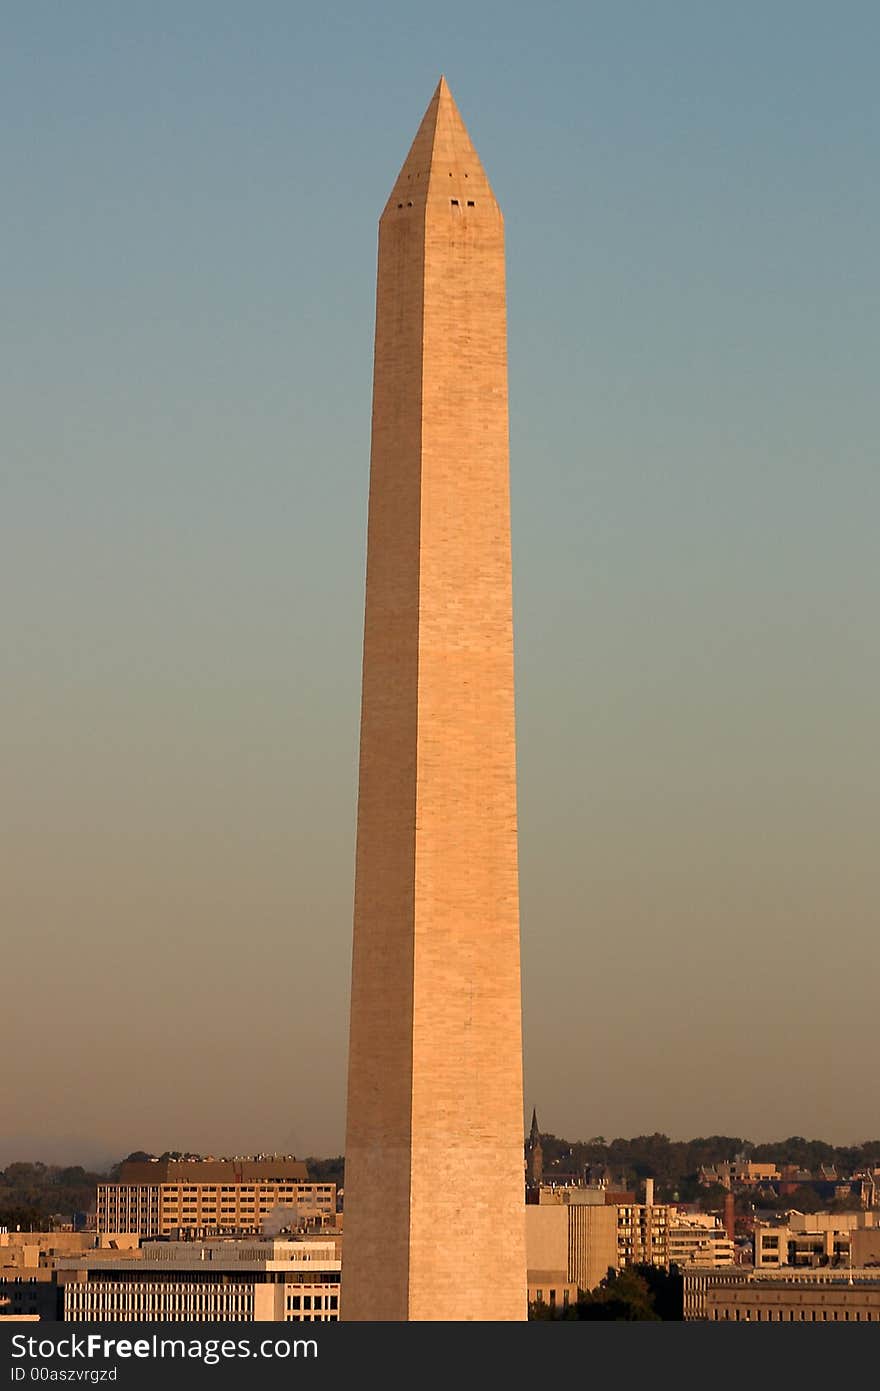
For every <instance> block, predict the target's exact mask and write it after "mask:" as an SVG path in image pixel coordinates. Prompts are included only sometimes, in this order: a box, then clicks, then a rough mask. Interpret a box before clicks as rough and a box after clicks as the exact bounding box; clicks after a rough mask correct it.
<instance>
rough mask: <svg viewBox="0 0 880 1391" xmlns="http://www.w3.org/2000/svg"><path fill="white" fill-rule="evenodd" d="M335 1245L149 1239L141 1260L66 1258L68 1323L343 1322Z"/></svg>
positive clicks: (61, 1268) (63, 1283)
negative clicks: (154, 1321) (160, 1240)
mask: <svg viewBox="0 0 880 1391" xmlns="http://www.w3.org/2000/svg"><path fill="white" fill-rule="evenodd" d="M340 1270H341V1261H340V1259H339V1251H338V1247H337V1243H336V1242H334V1241H317V1240H315V1241H309V1240H302V1241H280V1240H256V1241H255V1240H250V1241H235V1240H215V1241H162V1242H159V1241H156V1242H146V1243H144V1246H143V1247H142V1252H141V1259H140V1260H139V1261H137V1262H132V1261H125V1260H120V1261H118V1262H117V1263H116V1264H115V1265H114V1264H113V1263H112V1262H109V1261H107V1260H106V1259H104V1260H96V1259H95V1257H94V1255H92V1254H90V1255H87V1256H81V1257H79V1258H78V1259H73V1260H67V1261H59V1263H58V1284H59V1287H60V1290H61V1294H62V1298H63V1318H64V1319H65V1320H66V1321H67V1320H70V1321H72V1322H79V1321H82V1320H112V1321H135V1322H137V1321H143V1322H151V1321H153V1320H157V1321H174V1322H186V1321H188V1320H191V1321H196V1322H202V1321H204V1322H228V1321H232V1322H252V1321H255V1322H266V1321H279V1322H280V1321H284V1322H292V1323H310V1322H335V1321H336V1320H337V1319H338V1318H339V1283H340Z"/></svg>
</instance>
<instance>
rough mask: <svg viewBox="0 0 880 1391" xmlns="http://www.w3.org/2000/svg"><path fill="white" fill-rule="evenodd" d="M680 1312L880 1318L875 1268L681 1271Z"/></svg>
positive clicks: (736, 1319)
mask: <svg viewBox="0 0 880 1391" xmlns="http://www.w3.org/2000/svg"><path fill="white" fill-rule="evenodd" d="M683 1278H684V1317H685V1319H687V1320H695V1319H696V1320H708V1321H709V1322H712V1323H721V1322H723V1323H880V1271H877V1270H860V1269H857V1268H854V1269H853V1270H848V1269H847V1270H830V1269H824V1270H782V1271H766V1270H764V1271H760V1270H746V1269H743V1268H742V1267H739V1268H734V1269H732V1270H698V1269H696V1268H689V1269H686V1270H684V1272H683Z"/></svg>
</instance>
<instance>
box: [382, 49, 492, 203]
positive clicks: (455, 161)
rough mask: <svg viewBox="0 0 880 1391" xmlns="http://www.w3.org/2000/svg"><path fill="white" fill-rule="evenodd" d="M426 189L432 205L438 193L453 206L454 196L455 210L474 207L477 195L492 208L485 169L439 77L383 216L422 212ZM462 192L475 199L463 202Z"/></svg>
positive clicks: (466, 199) (443, 82)
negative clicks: (456, 208) (416, 210)
mask: <svg viewBox="0 0 880 1391" xmlns="http://www.w3.org/2000/svg"><path fill="white" fill-rule="evenodd" d="M450 179H452V180H453V183H452V184H450V183H449V180H450ZM429 188H430V189H431V191H432V200H431V201H432V203H433V201H434V199H435V198H436V196H438V195H440V196H441V197H442V196H443V195H444V194H451V195H452V198H451V199H450V205H453V202H452V200H453V199H455V198H456V195H457V196H458V201H457V203H455V204H454V205H455V206H458V207H476V205H477V198H478V197H479V198H481V199H482V200H491V202H492V203H493V204H495V198H494V195H493V193H492V190H491V188H490V186H489V180H488V178H487V177H486V171H485V170H484V168H483V165H482V162H481V160H480V157H479V155H478V154H477V152H476V150H475V149H474V145H473V141H472V140H471V138H470V135H469V134H468V131H467V127H466V126H465V123H464V121H463V120H462V118H461V112H460V111H459V109H458V107H457V105H456V103H455V98H454V97H453V95H452V92H451V90H450V87H449V83H448V82H447V80H446V77H445V75H444V74H442V73H441V75H440V80H439V82H438V83H437V86H436V87H435V89H434V95H433V96H432V97H431V100H430V102H429V104H428V109H427V110H426V112H425V114H424V116H423V117H422V120H421V124H420V125H419V128H418V130H417V131H416V136H415V139H414V140H413V142H412V145H411V146H410V149H409V153H408V155H407V157H406V159H405V160H404V162H403V167H402V168H401V171H400V173H399V174H398V176H397V180H396V182H395V184H394V188H393V189H392V191H391V195H390V197H389V199H388V202H387V204H386V207H385V212H386V213H388V212H394V211H397V212H405V211H406V210H407V209H410V208H419V207H421V208H423V209H424V206H425V202H426V199H427V197H428V191H429ZM441 190H442V193H441ZM463 194H465V195H473V198H470V197H465V198H462V196H461V195H463ZM495 206H496V207H497V204H495Z"/></svg>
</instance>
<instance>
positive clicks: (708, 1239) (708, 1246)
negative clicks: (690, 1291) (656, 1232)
mask: <svg viewBox="0 0 880 1391" xmlns="http://www.w3.org/2000/svg"><path fill="white" fill-rule="evenodd" d="M668 1248H669V1264H670V1265H677V1266H679V1267H682V1266H685V1265H699V1266H702V1267H703V1268H704V1269H707V1270H718V1269H722V1268H723V1267H725V1266H730V1265H733V1263H734V1256H735V1247H734V1244H733V1241H732V1239H731V1237H730V1236H729V1235H728V1232H727V1230H726V1228H725V1226H724V1224H723V1222H721V1221H720V1220H719V1218H717V1217H715V1216H713V1215H712V1214H711V1213H708V1212H694V1213H684V1212H681V1211H676V1210H674V1209H670V1213H669V1232H668Z"/></svg>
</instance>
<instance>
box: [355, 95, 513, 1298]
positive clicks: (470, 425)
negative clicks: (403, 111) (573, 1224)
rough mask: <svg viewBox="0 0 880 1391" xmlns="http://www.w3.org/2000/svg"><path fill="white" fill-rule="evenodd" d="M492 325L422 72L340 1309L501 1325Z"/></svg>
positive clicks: (498, 222) (508, 1000) (509, 777)
mask: <svg viewBox="0 0 880 1391" xmlns="http://www.w3.org/2000/svg"><path fill="white" fill-rule="evenodd" d="M506 339H507V333H506V321H505V289H504V228H503V221H502V217H501V212H500V210H499V207H498V204H497V203H496V201H495V198H494V195H493V193H492V190H491V188H490V187H489V181H488V179H487V178H486V174H485V172H484V170H483V167H482V165H481V163H480V160H479V157H478V156H477V153H476V151H475V150H474V147H473V145H472V144H471V141H470V137H469V136H468V133H467V131H466V129H465V127H464V124H463V122H462V119H461V116H460V115H459V113H458V109H457V107H456V105H455V102H454V101H453V99H452V95H451V93H450V91H449V87H448V86H447V84H446V82H445V80H444V79H443V78H441V79H440V83H439V86H438V87H437V90H436V92H435V93H434V96H433V98H432V100H431V103H430V105H429V107H428V110H427V112H426V113H425V116H424V119H423V121H422V123H421V125H420V127H419V130H418V133H417V134H416V138H415V140H414V141H413V145H412V148H411V149H410V152H409V154H408V156H407V158H406V161H405V163H404V165H403V168H402V169H401V171H400V174H399V176H398V179H397V182H396V183H395V185H394V189H393V191H392V193H391V197H390V198H389V199H388V203H387V204H386V207H385V210H384V212H383V213H382V216H381V219H380V222H379V264H378V287H377V296H376V342H375V366H374V382H373V431H372V452H371V464H370V501H369V526H368V539H367V583H366V616H365V625H364V661H363V695H362V709H361V744H360V787H359V797H358V821H357V865H356V884H355V912H354V951H353V973H352V1000H351V1038H350V1058H349V1088H348V1132H347V1138H346V1165H345V1217H344V1222H345V1229H344V1238H343V1248H344V1249H343V1263H342V1299H341V1311H342V1318H343V1319H346V1320H349V1319H356V1320H416V1319H435V1320H460V1319H481V1320H483V1319H485V1320H490V1319H491V1320H495V1319H508V1320H509V1319H524V1318H525V1317H526V1262H525V1230H524V1229H525V1210H524V1173H523V1095H522V1024H521V1005H520V962H519V903H518V885H517V842H516V751H515V732H514V699H513V631H512V601H511V573H510V504H509V459H508V419H507V341H506Z"/></svg>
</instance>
